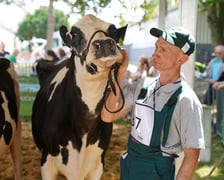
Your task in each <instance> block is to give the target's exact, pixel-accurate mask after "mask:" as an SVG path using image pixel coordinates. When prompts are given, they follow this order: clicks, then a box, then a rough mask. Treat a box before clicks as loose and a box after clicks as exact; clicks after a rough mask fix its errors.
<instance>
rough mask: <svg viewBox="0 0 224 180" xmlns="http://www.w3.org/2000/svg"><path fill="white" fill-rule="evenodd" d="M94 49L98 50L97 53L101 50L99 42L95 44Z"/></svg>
mask: <svg viewBox="0 0 224 180" xmlns="http://www.w3.org/2000/svg"><path fill="white" fill-rule="evenodd" d="M93 49H94V50H96V51H97V50H98V49H100V42H97V41H96V42H94V43H93Z"/></svg>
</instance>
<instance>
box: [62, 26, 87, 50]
mask: <svg viewBox="0 0 224 180" xmlns="http://www.w3.org/2000/svg"><path fill="white" fill-rule="evenodd" d="M60 35H61V37H62V40H63V41H64V43H65V44H66V45H67V46H68V47H72V48H75V49H76V50H77V52H78V53H79V54H81V52H82V51H83V50H84V48H85V47H86V44H87V41H86V38H85V35H84V34H83V32H82V31H81V30H80V29H79V28H77V27H75V26H72V28H71V32H68V30H67V28H66V27H65V26H61V27H60Z"/></svg>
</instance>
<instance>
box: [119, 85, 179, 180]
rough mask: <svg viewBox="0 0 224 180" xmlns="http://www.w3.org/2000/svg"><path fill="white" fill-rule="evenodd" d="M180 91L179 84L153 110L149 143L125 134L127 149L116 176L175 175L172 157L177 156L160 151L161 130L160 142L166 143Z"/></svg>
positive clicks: (154, 178) (168, 179) (164, 178)
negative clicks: (162, 105)
mask: <svg viewBox="0 0 224 180" xmlns="http://www.w3.org/2000/svg"><path fill="white" fill-rule="evenodd" d="M181 91H182V86H181V87H179V88H178V89H177V90H176V91H175V92H174V93H173V95H172V96H171V97H170V99H169V100H168V102H167V103H166V104H165V105H164V107H163V109H162V110H161V112H158V111H154V117H155V118H154V124H153V131H152V136H151V141H150V146H147V145H144V144H142V143H140V142H139V141H137V140H136V139H135V138H133V137H132V135H130V136H129V139H128V151H127V153H126V154H124V155H123V156H122V157H121V176H120V180H174V179H175V165H174V158H176V157H178V156H177V155H175V154H173V155H170V154H169V155H168V154H166V153H164V152H162V151H161V149H160V145H161V134H162V131H163V139H162V145H163V146H164V145H165V143H166V140H167V137H168V132H169V126H170V121H171V118H172V114H173V111H174V108H175V105H176V102H177V97H178V95H179V94H180V93H181ZM162 153H163V154H166V156H164V155H162Z"/></svg>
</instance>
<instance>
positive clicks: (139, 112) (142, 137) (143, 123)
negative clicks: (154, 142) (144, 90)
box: [131, 100, 154, 146]
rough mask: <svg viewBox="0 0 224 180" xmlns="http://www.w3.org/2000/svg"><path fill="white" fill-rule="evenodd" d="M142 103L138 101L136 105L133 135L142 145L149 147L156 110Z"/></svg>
mask: <svg viewBox="0 0 224 180" xmlns="http://www.w3.org/2000/svg"><path fill="white" fill-rule="evenodd" d="M141 101H142V100H138V101H137V102H136V104H135V117H134V122H133V124H132V128H131V135H132V136H133V137H134V138H135V139H136V140H138V141H139V142H141V143H142V144H144V145H147V146H149V145H150V141H151V137H152V131H153V125H154V109H153V108H152V107H150V106H148V105H146V104H143V103H142V102H141Z"/></svg>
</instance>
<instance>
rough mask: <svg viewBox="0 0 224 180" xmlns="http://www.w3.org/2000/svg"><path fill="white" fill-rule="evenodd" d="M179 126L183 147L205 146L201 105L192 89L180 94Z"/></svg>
mask: <svg viewBox="0 0 224 180" xmlns="http://www.w3.org/2000/svg"><path fill="white" fill-rule="evenodd" d="M179 100H180V111H179V112H180V114H179V121H180V122H179V127H180V136H181V144H182V147H183V148H199V149H203V148H205V142H204V132H203V127H202V105H201V103H200V101H199V100H198V98H197V96H196V94H195V93H194V92H193V90H191V89H189V90H186V91H184V92H183V93H182V94H181V95H180V99H179Z"/></svg>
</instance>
